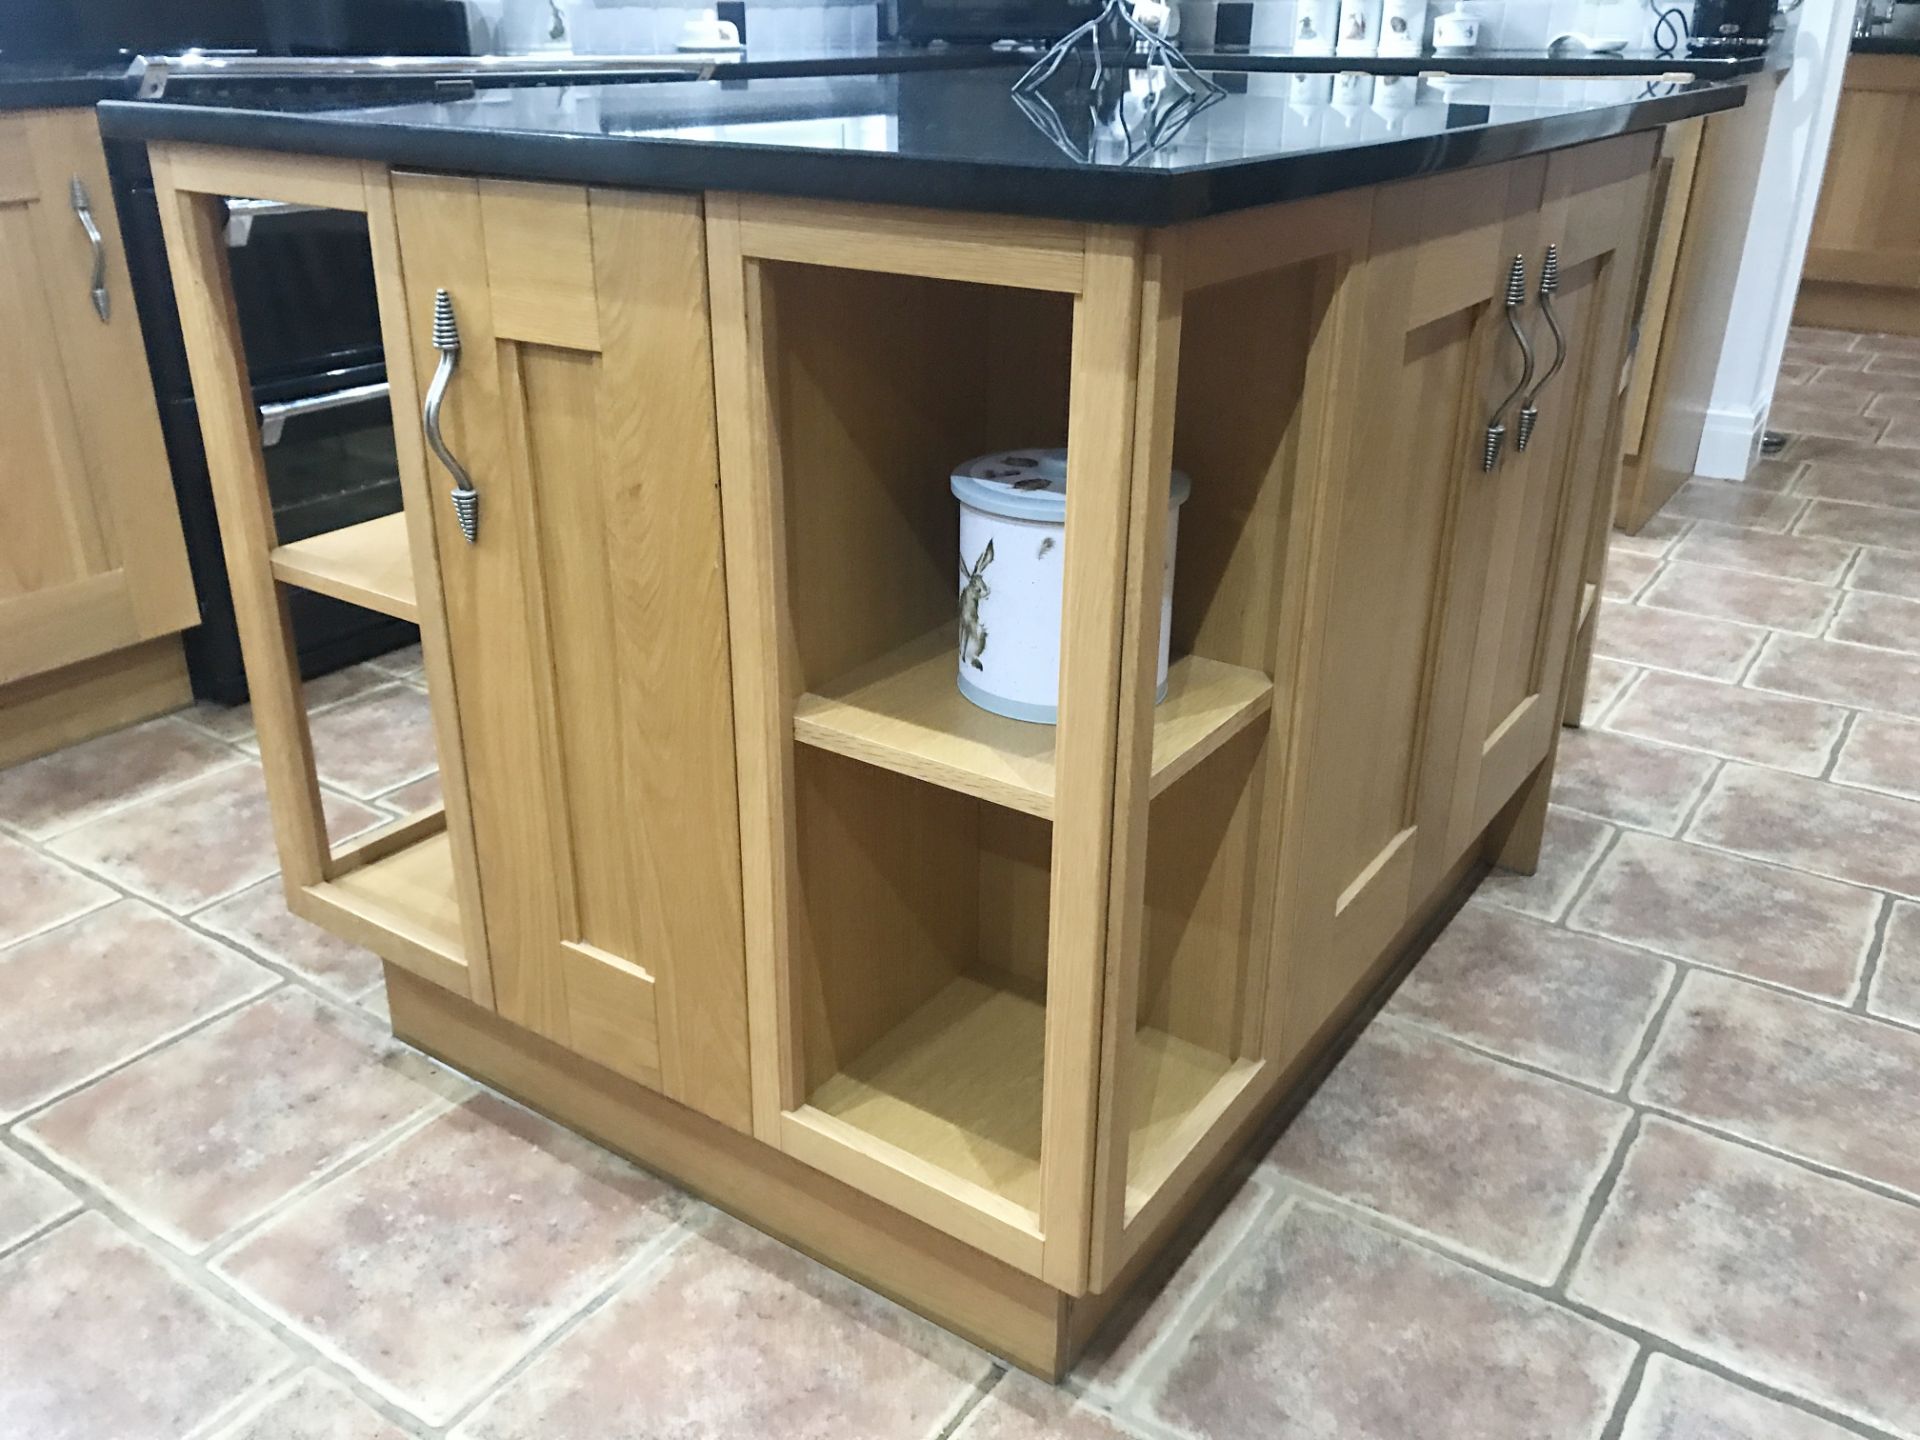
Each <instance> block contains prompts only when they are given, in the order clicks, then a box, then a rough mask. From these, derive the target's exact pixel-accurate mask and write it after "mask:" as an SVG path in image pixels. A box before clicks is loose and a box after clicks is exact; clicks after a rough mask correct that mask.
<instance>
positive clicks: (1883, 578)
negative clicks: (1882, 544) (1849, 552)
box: [1847, 546, 1920, 600]
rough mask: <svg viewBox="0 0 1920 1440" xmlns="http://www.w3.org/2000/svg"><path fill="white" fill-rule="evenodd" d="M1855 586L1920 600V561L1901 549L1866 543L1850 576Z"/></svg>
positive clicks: (1850, 587) (1853, 587)
mask: <svg viewBox="0 0 1920 1440" xmlns="http://www.w3.org/2000/svg"><path fill="white" fill-rule="evenodd" d="M1847 586H1848V588H1849V589H1853V590H1873V591H1876V592H1878V593H1880V594H1882V595H1904V596H1906V598H1907V599H1909V600H1920V564H1915V563H1914V558H1913V556H1911V555H1908V554H1904V553H1902V552H1901V551H1899V550H1875V549H1873V548H1872V547H1870V546H1869V547H1864V548H1862V549H1861V551H1860V559H1859V560H1858V561H1857V562H1855V564H1854V567H1853V570H1852V572H1851V573H1850V574H1849V575H1848V576H1847Z"/></svg>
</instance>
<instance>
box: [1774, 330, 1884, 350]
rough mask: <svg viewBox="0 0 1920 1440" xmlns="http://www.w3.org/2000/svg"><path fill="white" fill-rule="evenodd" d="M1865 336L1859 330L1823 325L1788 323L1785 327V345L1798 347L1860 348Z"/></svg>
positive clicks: (1793, 347)
mask: <svg viewBox="0 0 1920 1440" xmlns="http://www.w3.org/2000/svg"><path fill="white" fill-rule="evenodd" d="M1865 338H1866V335H1865V332H1863V331H1859V330H1835V329H1832V328H1831V327H1829V326H1825V325H1790V326H1788V327H1787V347H1788V348H1789V349H1798V348H1802V347H1807V346H1812V347H1817V348H1824V349H1830V350H1854V349H1858V348H1860V345H1861V342H1862V341H1863V340H1864V339H1865Z"/></svg>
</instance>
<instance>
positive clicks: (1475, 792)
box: [1445, 135, 1654, 864]
mask: <svg viewBox="0 0 1920 1440" xmlns="http://www.w3.org/2000/svg"><path fill="white" fill-rule="evenodd" d="M1653 158H1654V138H1653V137H1652V136H1651V135H1644V136H1631V137H1627V138H1624V139H1620V140H1611V141H1605V142H1602V143H1600V144H1596V145H1585V146H1581V147H1579V148H1578V149H1574V150H1564V151H1559V152H1557V153H1555V154H1554V155H1553V156H1552V157H1550V159H1549V161H1548V164H1547V172H1546V191H1545V196H1544V200H1543V203H1542V205H1541V210H1540V219H1539V232H1538V234H1537V236H1536V237H1535V239H1534V241H1533V243H1532V244H1530V245H1528V246H1527V247H1526V248H1525V257H1526V265H1527V273H1526V296H1527V298H1526V303H1525V304H1524V305H1523V306H1522V307H1520V310H1519V312H1518V313H1519V315H1520V316H1521V317H1522V324H1523V326H1524V328H1525V330H1526V331H1527V333H1528V334H1529V335H1530V336H1531V339H1532V344H1533V349H1534V369H1533V374H1532V377H1531V379H1530V382H1529V384H1528V385H1527V386H1526V388H1525V389H1524V390H1523V392H1522V394H1521V396H1520V398H1519V400H1518V401H1517V402H1516V404H1515V407H1514V412H1513V413H1512V414H1511V415H1510V416H1509V419H1508V425H1509V429H1510V430H1511V431H1512V432H1513V433H1512V434H1511V435H1509V437H1508V443H1507V450H1506V453H1505V455H1504V457H1503V458H1502V460H1501V462H1500V463H1499V464H1498V465H1497V466H1496V467H1495V468H1494V470H1493V471H1492V472H1491V473H1490V474H1488V475H1487V476H1486V477H1485V479H1484V480H1483V481H1482V484H1483V485H1484V486H1485V487H1486V489H1487V491H1488V493H1489V494H1490V495H1491V496H1492V497H1493V502H1494V512H1493V516H1492V522H1491V523H1492V529H1491V536H1490V543H1489V554H1488V562H1487V572H1486V573H1487V579H1486V585H1485V588H1484V591H1483V593H1482V596H1481V603H1480V606H1479V610H1478V614H1477V616H1476V617H1475V618H1474V619H1473V635H1474V640H1473V662H1472V671H1471V679H1470V681H1469V685H1468V700H1467V725H1466V729H1465V732H1464V734H1463V736H1462V743H1461V749H1460V758H1459V761H1458V764H1457V766H1456V773H1457V775H1458V776H1459V784H1458V786H1457V788H1456V790H1455V795H1454V806H1453V815H1452V821H1451V827H1450V831H1449V843H1448V844H1447V846H1446V850H1445V862H1446V863H1448V864H1450V863H1452V861H1453V860H1454V859H1456V858H1458V857H1459V856H1460V855H1463V854H1464V853H1465V852H1466V849H1467V847H1468V846H1469V845H1470V844H1472V843H1473V842H1474V840H1475V839H1476V838H1477V837H1478V836H1479V835H1480V833H1481V832H1482V831H1483V830H1485V829H1486V827H1487V826H1488V824H1489V823H1491V822H1492V820H1493V819H1494V817H1495V816H1496V815H1497V814H1498V813H1499V812H1500V810H1501V808H1502V807H1503V806H1505V805H1506V804H1507V803H1508V801H1509V800H1510V799H1511V798H1512V797H1513V795H1514V794H1515V792H1516V791H1517V790H1519V788H1520V787H1521V785H1522V784H1523V783H1524V782H1525V781H1526V780H1527V778H1528V776H1529V775H1531V774H1532V773H1533V772H1534V771H1535V770H1536V769H1537V768H1538V767H1539V766H1540V765H1541V764H1542V763H1543V762H1544V761H1545V760H1546V759H1547V757H1548V755H1549V753H1550V752H1551V750H1552V746H1553V741H1554V737H1555V735H1556V734H1557V732H1558V730H1559V726H1560V715H1561V690H1562V683H1563V681H1564V680H1565V678H1566V667H1567V663H1568V657H1569V653H1570V650H1571V646H1572V638H1573V630H1574V625H1575V623H1576V620H1577V616H1578V612H1579V607H1580V579H1581V570H1582V560H1583V558H1584V554H1585V550H1586V541H1587V536H1588V533H1589V525H1590V522H1591V520H1592V518H1593V515H1594V511H1595V507H1597V506H1598V507H1603V508H1604V507H1605V506H1606V505H1607V504H1608V500H1609V497H1610V496H1611V493H1612V486H1613V479H1614V474H1615V472H1616V470H1617V468H1618V465H1619V456H1620V440H1619V419H1620V413H1621V401H1620V383H1619V382H1620V369H1621V364H1622V361H1623V358H1624V354H1625V347H1626V328H1627V312H1628V308H1629V305H1630V303H1631V300H1632V291H1633V289H1634V270H1635V264H1636V261H1637V257H1638V253H1639V249H1640V242H1641V234H1642V231H1643V228H1644V226H1643V221H1644V217H1645V211H1646V203H1647V185H1648V177H1649V174H1650V170H1651V167H1652V163H1653ZM1556 332H1557V333H1556ZM1529 417H1531V418H1529ZM1523 428H1524V429H1526V430H1527V432H1528V435H1527V444H1526V446H1525V448H1524V449H1523V448H1521V446H1520V444H1519V441H1520V434H1521V430H1522V429H1523ZM1463 613H1465V612H1463Z"/></svg>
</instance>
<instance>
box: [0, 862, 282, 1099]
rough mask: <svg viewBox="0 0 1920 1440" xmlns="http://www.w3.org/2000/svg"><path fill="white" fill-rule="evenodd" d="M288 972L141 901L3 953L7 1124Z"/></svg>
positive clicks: (1, 1039) (0, 982)
mask: <svg viewBox="0 0 1920 1440" xmlns="http://www.w3.org/2000/svg"><path fill="white" fill-rule="evenodd" d="M278 980H279V977H278V976H276V975H274V974H273V973H272V972H271V971H268V970H266V969H264V968H262V967H261V966H259V965H256V964H254V963H253V962H252V961H251V960H248V959H247V958H246V957H245V956H243V955H240V954H238V953H236V952H235V951H233V950H230V949H228V948H227V947H226V946H224V945H221V944H220V943H218V942H217V941H213V940H209V939H207V938H206V937H205V936H202V935H197V934H195V933H194V932H193V931H191V930H189V929H187V928H186V927H185V926H184V925H181V924H179V923H177V922H176V921H173V920H170V919H168V918H167V917H166V916H164V915H162V914H160V913H159V912H158V911H155V910H150V909H148V908H147V907H146V906H145V905H142V904H140V903H139V902H138V901H134V900H122V901H119V902H117V903H116V904H113V905H109V906H107V907H106V908H105V909H104V910H96V911H94V913H93V914H91V915H88V916H86V917H84V918H83V919H79V920H75V921H73V922H71V923H70V924H66V925H62V926H61V927H60V928H59V929H58V930H51V931H48V932H47V933H46V934H45V935H41V936H38V937H36V938H35V939H32V940H24V941H22V942H21V943H20V944H18V945H16V946H14V947H13V948H12V949H11V950H7V951H4V952H0V995H5V996H6V997H7V999H6V1003H5V1004H3V1005H0V1119H4V1118H7V1117H9V1116H12V1115H17V1114H19V1113H20V1112H21V1111H23V1110H27V1109H31V1108H32V1107H33V1106H35V1105H38V1104H41V1103H42V1102H43V1101H46V1100H50V1099H52V1098H53V1097H54V1096H55V1095H57V1094H59V1093H60V1092H61V1091H63V1090H67V1089H70V1088H72V1087H73V1086H75V1085H78V1084H80V1083H81V1082H83V1081H85V1080H89V1079H91V1078H92V1077H94V1076H96V1075H98V1074H100V1073H101V1072H102V1071H103V1070H107V1069H109V1068H111V1067H112V1066H115V1065H118V1064H119V1063H120V1062H121V1061H123V1060H128V1059H131V1058H132V1057H133V1056H135V1055H138V1054H139V1053H140V1052H141V1051H142V1050H145V1049H147V1048H149V1047H150V1046H153V1045H157V1044H159V1043H160V1042H161V1041H162V1040H165V1039H168V1038H169V1037H171V1036H174V1035H177V1034H179V1033H180V1032H181V1031H182V1030H185V1029H186V1028H187V1027H188V1026H190V1025H192V1024H194V1023H195V1022H196V1021H198V1020H202V1019H204V1018H206V1017H207V1016H209V1015H211V1014H213V1013H214V1012H215V1011H218V1010H222V1009H225V1008H226V1007H227V1006H230V1005H236V1004H238V1003H239V1002H240V1001H242V1000H244V999H246V998H247V997H248V996H249V995H257V994H259V993H260V992H261V991H263V990H266V989H268V988H269V987H270V986H272V985H274V984H276V983H278Z"/></svg>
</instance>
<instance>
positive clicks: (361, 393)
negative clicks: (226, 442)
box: [260, 380, 389, 449]
mask: <svg viewBox="0 0 1920 1440" xmlns="http://www.w3.org/2000/svg"><path fill="white" fill-rule="evenodd" d="M388 393H389V387H388V385H387V382H386V381H384V380H381V381H378V382H377V383H375V384H372V385H354V386H350V387H348V388H347V389H345V390H329V391H328V392H327V393H326V394H324V395H306V396H302V397H301V398H300V399H298V400H275V401H272V402H271V403H269V404H266V405H262V406H261V407H260V444H261V446H262V447H263V448H267V449H271V448H272V447H273V446H275V445H278V444H279V443H280V437H281V436H282V435H283V434H284V433H285V432H286V428H287V421H289V420H297V419H298V418H300V417H301V416H302V415H324V414H325V413H326V412H327V411H329V410H344V409H346V408H347V407H348V406H349V405H364V404H366V403H367V402H369V401H373V400H385V399H386V398H387V396H388Z"/></svg>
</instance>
